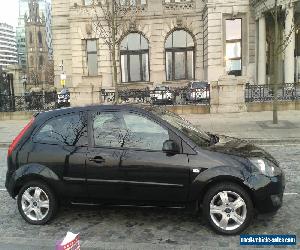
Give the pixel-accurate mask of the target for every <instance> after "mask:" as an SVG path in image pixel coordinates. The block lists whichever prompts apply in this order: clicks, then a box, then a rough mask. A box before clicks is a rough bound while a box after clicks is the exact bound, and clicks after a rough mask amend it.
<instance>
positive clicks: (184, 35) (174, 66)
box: [165, 30, 195, 81]
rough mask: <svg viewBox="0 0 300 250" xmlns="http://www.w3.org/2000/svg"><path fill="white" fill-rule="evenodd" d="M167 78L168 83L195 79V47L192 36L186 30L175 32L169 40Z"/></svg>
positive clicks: (167, 43) (167, 41) (167, 45)
mask: <svg viewBox="0 0 300 250" xmlns="http://www.w3.org/2000/svg"><path fill="white" fill-rule="evenodd" d="M165 51H166V78H167V80H168V81H172V80H185V79H189V80H192V79H194V68H195V65H194V61H195V60H194V53H195V45H194V40H193V38H192V36H191V35H190V34H189V33H188V32H186V31H185V30H175V31H173V32H172V33H171V34H170V35H169V36H168V38H167V40H166V43H165Z"/></svg>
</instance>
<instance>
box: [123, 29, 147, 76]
mask: <svg viewBox="0 0 300 250" xmlns="http://www.w3.org/2000/svg"><path fill="white" fill-rule="evenodd" d="M120 54H121V76H122V82H147V81H149V45H148V41H147V39H146V38H145V37H143V36H142V35H141V34H139V33H130V34H128V35H127V36H126V37H125V38H124V39H123V40H122V42H121V45H120Z"/></svg>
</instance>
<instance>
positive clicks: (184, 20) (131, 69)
mask: <svg viewBox="0 0 300 250" xmlns="http://www.w3.org/2000/svg"><path fill="white" fill-rule="evenodd" d="M259 2H260V1H256V2H255V1H252V2H249V1H245V0H234V1H227V0H225V1H215V0H206V1H201V0H151V1H150V0H136V1H130V3H131V4H134V5H138V6H139V11H138V14H136V15H135V16H132V17H131V18H130V19H129V21H128V24H125V25H123V29H122V30H121V31H120V33H121V34H120V36H119V37H118V38H119V40H118V45H117V46H118V62H117V66H118V84H119V86H120V87H125V88H145V87H149V88H150V89H151V88H153V87H154V86H156V85H159V84H165V85H169V86H174V87H175V86H176V87H178V86H182V87H184V86H186V83H187V82H188V81H189V80H206V81H217V80H218V79H219V78H220V77H221V76H224V75H235V76H238V77H242V78H244V79H245V81H247V82H250V83H258V84H265V83H267V80H268V74H269V72H268V60H267V57H268V48H267V35H266V33H267V31H266V30H267V27H268V26H267V25H268V24H267V21H266V20H265V19H264V15H267V13H268V12H269V9H268V8H265V9H263V8H262V5H263V4H262V3H261V4H260V3H259ZM289 2H290V1H289ZM121 3H123V4H125V5H126V3H128V1H121ZM93 4H96V1H93V0H68V1H66V0H53V1H52V11H53V14H52V18H53V25H52V32H53V48H54V65H55V85H56V86H57V87H59V86H60V75H61V73H65V74H66V76H67V80H66V85H67V86H68V87H71V88H73V90H74V91H75V92H76V91H78V92H80V91H82V90H86V89H88V88H91V89H93V90H101V89H109V88H112V60H111V53H110V50H109V49H108V46H107V43H106V41H105V40H104V39H102V38H101V36H100V35H99V30H98V32H97V29H95V28H94V23H93V20H94V19H95V16H94V15H95V14H93V13H94V12H93V11H94V8H97V7H94V5H93ZM286 8H288V9H289V10H290V9H291V10H290V11H289V12H288V13H289V14H288V15H287V19H286V22H287V25H290V22H293V23H294V22H295V23H296V22H298V21H299V12H300V9H299V8H300V7H299V1H298V2H297V1H296V2H293V3H291V5H286V4H283V11H285V9H286ZM100 18H101V17H100ZM124 27H125V28H124ZM293 27H296V26H293ZM102 32H105V29H104V31H102ZM292 33H293V35H292V40H291V42H290V43H289V45H288V46H287V48H286V50H285V53H283V57H284V58H283V67H284V68H285V78H284V80H285V81H286V82H295V81H298V80H299V72H300V69H299V63H300V62H299V61H300V60H299V47H300V46H299V44H300V42H299V39H300V38H299V36H300V35H299V33H300V31H299V32H298V29H296V28H294V30H293V31H292ZM297 44H298V47H297V48H296V46H297ZM269 50H270V48H269ZM294 51H296V53H294ZM60 66H63V67H60ZM62 68H63V71H62ZM297 72H298V75H297Z"/></svg>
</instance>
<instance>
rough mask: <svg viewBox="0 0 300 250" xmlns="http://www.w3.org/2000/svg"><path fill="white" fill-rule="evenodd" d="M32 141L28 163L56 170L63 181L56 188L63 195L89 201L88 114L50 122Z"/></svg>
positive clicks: (81, 113)
mask: <svg viewBox="0 0 300 250" xmlns="http://www.w3.org/2000/svg"><path fill="white" fill-rule="evenodd" d="M32 141H33V143H32V144H31V147H32V148H31V150H29V154H28V163H34V164H40V165H43V166H46V167H47V168H48V169H50V170H51V171H53V172H54V173H55V174H56V175H57V176H58V177H59V178H60V179H61V181H60V182H58V183H57V185H59V187H58V186H57V188H58V189H59V190H60V192H61V195H62V196H66V197H68V198H71V199H74V200H76V199H84V198H86V197H87V189H86V179H85V168H86V167H85V160H86V152H87V119H86V113H85V112H75V113H69V114H64V115H59V116H56V117H53V118H51V119H49V120H47V121H46V122H45V123H44V124H43V125H42V126H41V127H40V128H38V129H37V131H36V132H34V135H33V137H32Z"/></svg>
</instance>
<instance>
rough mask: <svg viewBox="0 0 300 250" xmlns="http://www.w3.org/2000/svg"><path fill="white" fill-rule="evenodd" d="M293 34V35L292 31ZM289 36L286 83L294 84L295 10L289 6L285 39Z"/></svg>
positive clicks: (285, 60)
mask: <svg viewBox="0 0 300 250" xmlns="http://www.w3.org/2000/svg"><path fill="white" fill-rule="evenodd" d="M292 30H293V32H292V33H291V31H292ZM288 36H289V41H288V44H287V46H286V48H285V53H284V81H285V83H293V82H294V76H295V31H294V8H293V6H287V8H286V19H285V37H286V38H287V37H288Z"/></svg>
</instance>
